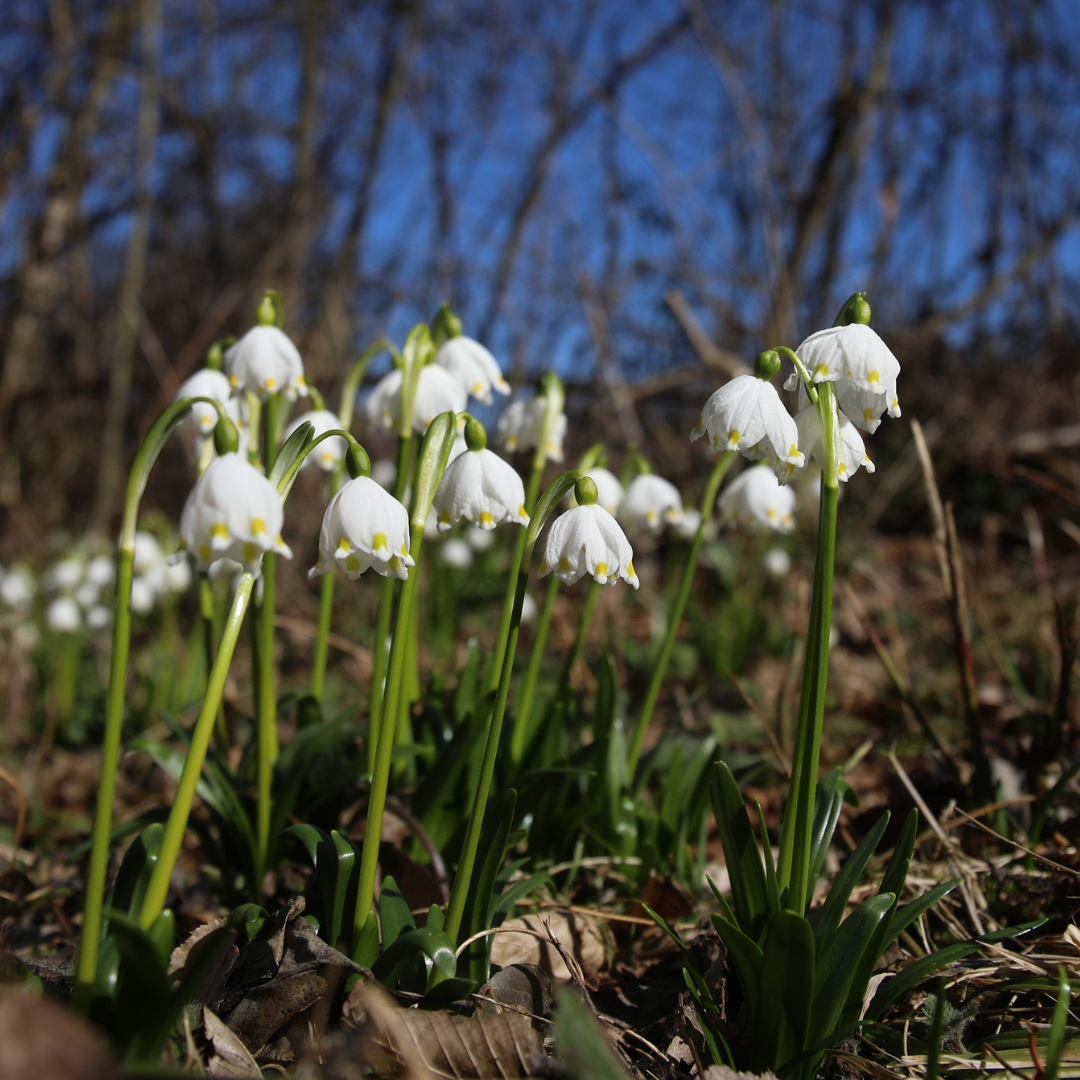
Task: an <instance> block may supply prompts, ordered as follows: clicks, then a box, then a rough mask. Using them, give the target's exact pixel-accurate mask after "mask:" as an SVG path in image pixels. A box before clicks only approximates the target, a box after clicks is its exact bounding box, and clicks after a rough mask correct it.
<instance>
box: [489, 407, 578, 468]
mask: <svg viewBox="0 0 1080 1080" xmlns="http://www.w3.org/2000/svg"><path fill="white" fill-rule="evenodd" d="M546 408H547V402H546V399H545V398H544V397H543V396H542V395H541V396H539V397H533V398H528V399H527V400H524V401H522V400H518V401H512V402H510V404H509V405H507V406H506V408H505V409H503V411H502V415H501V416H500V417H499V424H498V427H497V428H496V434H497V436H498V439H499V442H500V443H501V444H502V446H503V448H504V449H505V450H506V451H507V452H508V453H511V454H513V453H515V452H516V451H518V450H532V449H534V448H535V447H536V446H537V445H538V444H539V442H540V439H541V438H542V437H543V431H544V412H545V410H546ZM565 438H566V414H565V413H562V412H560V413H559V414H558V416H556V417H555V419H554V422H553V423H552V429H551V436H550V438H548V440H547V445H546V446H545V453H546V454H547V458H548V461H562V459H563V439H565Z"/></svg>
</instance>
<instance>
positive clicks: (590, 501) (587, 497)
mask: <svg viewBox="0 0 1080 1080" xmlns="http://www.w3.org/2000/svg"><path fill="white" fill-rule="evenodd" d="M599 497H600V493H599V492H598V491H597V490H596V484H595V483H594V482H593V481H592V480H591V479H590V478H589V477H588V476H583V477H582V478H581V479H580V480H579V481H578V482H577V483H576V484H575V485H574V498H575V499H576V500H577V504H578V506H595V505H596V500H597V499H598V498H599Z"/></svg>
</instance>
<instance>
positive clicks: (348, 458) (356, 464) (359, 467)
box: [345, 442, 371, 480]
mask: <svg viewBox="0 0 1080 1080" xmlns="http://www.w3.org/2000/svg"><path fill="white" fill-rule="evenodd" d="M345 466H346V468H347V469H348V470H349V475H350V476H351V477H352V478H353V479H354V480H355V479H356V478H357V477H358V476H370V475H371V458H369V457H368V454H367V451H366V450H365V449H364V448H363V447H362V446H361V445H360V444H359V443H357V442H351V443H349V449H348V450H346V451H345Z"/></svg>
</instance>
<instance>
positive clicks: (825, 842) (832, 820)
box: [804, 769, 857, 910]
mask: <svg viewBox="0 0 1080 1080" xmlns="http://www.w3.org/2000/svg"><path fill="white" fill-rule="evenodd" d="M854 796H855V789H854V788H853V787H852V786H851V785H850V784H849V783H848V782H847V781H846V780H844V779H843V777H842V776H841V775H840V770H839V769H833V771H832V772H831V773H829V775H828V776H825V777H822V779H821V780H820V781H818V790H817V797H816V798H815V800H814V829H813V832H812V833H811V835H810V876H809V878H808V879H807V882H806V902H805V905H804V907H805V909H806V910H809V908H810V903H811V901H812V900H813V898H814V887H815V886H816V885H817V879H818V878H819V877H820V876H821V870H822V867H824V865H825V856H826V855H827V854H828V852H829V845H830V844H831V843H832V838H833V833H834V832H836V823H837V822H838V821H839V820H840V807H841V806H843V805H844V802H845V801H849V800H850V799H852V798H854ZM856 802H857V801H856Z"/></svg>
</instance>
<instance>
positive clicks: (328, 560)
mask: <svg viewBox="0 0 1080 1080" xmlns="http://www.w3.org/2000/svg"><path fill="white" fill-rule="evenodd" d="M335 563H337V565H338V566H340V567H341V569H342V570H344V571H345V573H346V574H347V575H348V576H349V578H350V579H351V580H353V581H355V580H356V579H357V578H358V577H359V576H360V575H361V574H362V573H363V572H364V571H365V570H367V569H368V567H373V568H374V569H375V572H376V573H379V574H382V576H383V577H396V578H401V579H402V580H403V581H404V580H405V578H407V577H408V576H409V572H408V567H410V566H412V565H413V559H412V556H411V555H410V554H409V512H408V510H406V509H405V507H404V506H402V505H401V503H399V502H398V501H397V499H395V498H394V496H393V495H390V494H389V493H388V492H386V491H384V490H383V488H381V487H380V486H379V485H378V484H376V483H375V481H374V480H372V479H371V478H370V477H367V476H358V477H356V478H355V479H353V480H350V481H349V482H348V483H347V484H345V485H344V487H342V489H341V490H340V491H339V492H338V493H337V494H336V495H335V496H334V497H333V498H332V499H331V500H330V505H329V506H327V508H326V513H324V514H323V521H322V530H321V532H320V534H319V561H318V562H317V563H316V564H315V565H314V566H313V567H312V568H311V569H310V570H309V571H308V577H316V576H317V575H319V574H326V573H329V572H330V571H331V570H332V569H333V568H334V564H335Z"/></svg>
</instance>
